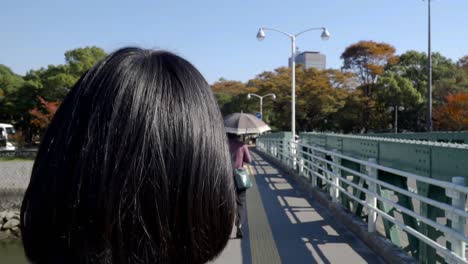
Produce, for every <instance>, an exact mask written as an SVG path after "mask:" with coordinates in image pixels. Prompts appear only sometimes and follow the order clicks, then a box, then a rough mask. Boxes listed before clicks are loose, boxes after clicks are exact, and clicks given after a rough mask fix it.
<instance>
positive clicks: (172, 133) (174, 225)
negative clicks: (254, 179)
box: [21, 48, 235, 264]
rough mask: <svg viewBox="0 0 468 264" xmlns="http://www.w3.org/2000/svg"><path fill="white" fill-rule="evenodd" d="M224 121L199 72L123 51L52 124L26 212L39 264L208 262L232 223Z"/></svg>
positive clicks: (161, 55) (76, 92) (83, 82)
mask: <svg viewBox="0 0 468 264" xmlns="http://www.w3.org/2000/svg"><path fill="white" fill-rule="evenodd" d="M232 179H233V177H232V165H231V160H230V155H229V151H228V146H227V139H226V135H225V132H224V126H223V120H222V117H221V113H220V110H219V107H218V105H217V103H216V100H215V98H214V96H213V93H212V91H211V89H210V87H209V85H208V84H207V82H206V81H205V79H204V78H203V76H202V75H201V74H200V73H199V72H198V70H197V69H196V68H195V67H194V66H193V65H191V64H190V63H189V62H188V61H186V60H184V59H183V58H181V57H179V56H176V55H174V54H171V53H169V52H165V51H152V50H144V49H139V48H124V49H120V50H118V51H116V52H114V53H112V54H110V55H109V56H107V57H106V58H104V59H103V60H101V61H100V62H98V63H97V64H96V65H95V66H94V67H92V68H91V69H90V70H89V71H88V72H87V73H85V74H84V75H83V76H82V77H81V79H80V80H79V81H78V82H77V83H76V84H75V86H74V87H73V88H72V89H71V92H70V93H69V94H68V95H67V96H66V98H65V99H64V101H63V103H62V105H61V106H60V108H59V109H58V111H57V113H56V115H55V117H54V118H53V120H52V122H51V124H50V126H49V128H48V130H47V132H46V134H45V136H44V139H43V142H42V144H41V147H40V149H39V152H38V154H37V157H36V161H35V164H34V167H33V171H32V175H31V181H30V183H29V186H28V188H27V190H26V193H25V196H24V200H23V204H22V207H21V231H22V240H23V245H24V249H25V253H26V255H27V257H28V258H29V260H30V261H31V262H33V263H39V264H41V263H204V262H207V261H209V260H211V259H213V258H215V257H216V256H217V255H218V254H219V253H220V252H221V251H222V249H223V248H224V247H225V246H226V243H227V241H228V239H229V236H230V233H231V230H232V226H233V222H234V214H235V192H234V190H235V189H234V185H233V181H232Z"/></svg>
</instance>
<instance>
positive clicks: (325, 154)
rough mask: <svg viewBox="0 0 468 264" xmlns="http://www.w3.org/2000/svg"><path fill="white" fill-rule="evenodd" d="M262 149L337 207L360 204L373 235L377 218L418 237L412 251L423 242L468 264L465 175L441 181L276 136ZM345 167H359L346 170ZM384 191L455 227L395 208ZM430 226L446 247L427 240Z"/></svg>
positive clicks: (259, 142)
mask: <svg viewBox="0 0 468 264" xmlns="http://www.w3.org/2000/svg"><path fill="white" fill-rule="evenodd" d="M257 148H259V149H260V150H261V151H263V152H264V153H266V154H268V155H270V156H272V157H273V158H275V159H278V160H280V161H281V162H282V163H284V164H285V165H287V166H289V167H290V168H291V169H293V170H295V171H296V172H297V173H298V174H299V175H301V176H302V177H305V178H307V179H308V180H309V182H310V184H311V185H312V186H313V187H317V186H319V187H322V188H324V189H325V190H327V191H328V193H329V194H330V196H331V198H332V201H334V202H336V203H343V201H344V200H346V198H349V199H351V200H352V201H354V202H355V204H359V205H361V206H363V207H364V208H366V210H367V219H368V231H369V232H375V231H376V221H377V215H378V216H380V217H381V218H382V219H384V220H385V221H388V222H389V223H391V224H393V225H394V226H396V227H397V228H399V229H400V230H402V231H404V232H406V233H407V234H410V235H411V236H413V238H412V239H409V240H410V241H409V242H410V244H413V245H410V246H412V247H413V248H421V247H417V245H414V244H416V243H415V241H418V243H421V242H422V243H424V244H426V245H428V246H429V247H431V248H433V249H434V251H435V252H437V253H438V254H439V255H440V256H442V257H443V259H444V260H445V262H447V263H468V262H467V260H466V256H465V247H466V246H465V245H466V243H467V242H468V237H467V236H465V234H464V228H465V222H466V218H467V216H468V213H467V212H466V210H465V203H466V197H467V194H468V188H467V187H465V186H464V177H462V176H463V175H460V177H453V178H452V181H453V182H447V181H441V180H437V179H432V178H429V177H425V176H421V175H418V174H415V173H412V172H407V171H402V170H398V169H395V168H390V167H387V166H383V165H379V164H377V162H376V160H375V159H373V158H369V159H367V160H363V159H359V158H356V157H351V156H348V155H345V154H341V153H339V151H336V150H327V149H324V148H323V147H317V146H313V145H310V144H307V143H304V142H293V141H291V140H290V139H284V138H281V137H279V138H278V137H274V136H268V137H260V138H258V139H257ZM346 162H348V163H349V162H351V163H353V164H358V165H359V166H354V167H353V166H345V165H346ZM383 174H389V175H396V176H397V177H402V178H403V179H405V181H409V180H411V181H416V182H420V183H425V184H429V185H433V186H437V187H439V188H443V189H444V190H445V192H446V195H447V196H448V197H450V198H451V203H450V204H448V203H443V202H441V201H438V200H434V199H431V198H430V197H426V196H423V195H421V194H418V192H417V191H415V190H414V189H405V188H402V186H398V185H393V184H390V183H388V182H386V181H384V180H380V179H379V175H383ZM348 176H352V178H353V179H352V180H351V179H349V177H348ZM350 189H351V190H350ZM384 190H391V191H392V192H395V193H396V194H397V195H398V197H399V199H400V197H403V196H404V197H406V198H407V199H412V200H413V202H415V201H417V202H418V203H419V204H420V205H422V204H423V203H425V204H428V205H430V206H433V207H435V208H439V209H440V210H442V211H443V212H444V213H445V217H446V218H447V219H449V220H450V222H451V225H449V224H447V225H445V224H441V223H438V222H437V221H436V220H435V219H431V218H430V217H427V216H426V215H425V214H421V213H420V212H417V211H418V210H412V208H411V206H403V205H402V204H401V203H400V202H399V201H398V202H395V201H394V200H393V199H392V198H391V197H389V196H388V195H382V194H383V193H384ZM379 203H380V205H379ZM408 207H409V208H408ZM392 210H396V211H397V212H399V213H401V214H402V215H403V218H404V219H405V221H400V220H398V219H397V218H396V217H395V216H394V215H392V213H390V212H392ZM355 211H356V210H355ZM410 218H412V219H416V221H415V222H413V224H408V221H409V220H411V219H410ZM406 220H408V221H406ZM405 222H406V223H405ZM427 226H428V227H431V228H434V229H435V230H437V231H440V232H442V234H443V237H444V238H445V241H442V242H440V241H437V239H433V237H430V236H428V235H427V234H426V233H425V230H427ZM392 241H393V239H392ZM447 242H448V243H447ZM444 244H445V245H444ZM398 246H400V245H398ZM422 254H424V252H419V259H420V260H422V261H421V262H423V263H430V262H435V259H429V260H428V259H427V258H426V257H425V256H421V255H422ZM416 257H417V256H416Z"/></svg>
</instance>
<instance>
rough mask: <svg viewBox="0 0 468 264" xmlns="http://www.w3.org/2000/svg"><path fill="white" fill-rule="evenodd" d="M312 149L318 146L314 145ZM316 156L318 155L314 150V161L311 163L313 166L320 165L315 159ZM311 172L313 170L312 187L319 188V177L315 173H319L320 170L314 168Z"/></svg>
mask: <svg viewBox="0 0 468 264" xmlns="http://www.w3.org/2000/svg"><path fill="white" fill-rule="evenodd" d="M312 147H313V148H315V147H317V145H312ZM315 155H317V152H316V151H315V150H314V149H312V160H311V162H312V164H315V165H318V164H317V160H316V159H315V157H314V156H315ZM311 170H312V176H311V177H312V178H311V180H312V187H315V186H317V175H316V174H315V173H317V172H318V169H317V167H315V166H312V168H311Z"/></svg>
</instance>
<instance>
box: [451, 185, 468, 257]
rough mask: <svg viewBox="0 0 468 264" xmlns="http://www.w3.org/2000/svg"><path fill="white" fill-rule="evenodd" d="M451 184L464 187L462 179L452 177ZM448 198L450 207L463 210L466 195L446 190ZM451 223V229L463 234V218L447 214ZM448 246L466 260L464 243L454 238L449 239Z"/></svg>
mask: <svg viewBox="0 0 468 264" xmlns="http://www.w3.org/2000/svg"><path fill="white" fill-rule="evenodd" d="M452 183H454V184H456V185H460V186H465V178H464V177H453V178H452ZM446 194H447V196H448V197H450V198H452V206H453V207H455V208H458V209H460V210H463V211H464V210H465V203H466V194H464V193H461V192H458V191H456V190H446ZM447 217H448V218H449V219H450V220H451V221H452V229H453V230H455V231H458V232H459V233H460V234H462V235H463V234H464V232H465V218H464V217H462V216H459V215H457V214H454V213H449V214H448V216H447ZM449 241H450V244H451V245H452V251H453V253H455V254H456V255H458V256H460V258H462V259H466V256H465V242H464V241H462V240H458V239H456V238H455V237H450V238H449Z"/></svg>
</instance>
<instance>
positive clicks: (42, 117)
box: [29, 96, 60, 129]
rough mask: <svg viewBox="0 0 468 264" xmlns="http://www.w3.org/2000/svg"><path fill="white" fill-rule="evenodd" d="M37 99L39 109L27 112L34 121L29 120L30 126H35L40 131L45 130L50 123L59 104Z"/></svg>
mask: <svg viewBox="0 0 468 264" xmlns="http://www.w3.org/2000/svg"><path fill="white" fill-rule="evenodd" d="M37 98H38V100H39V102H40V103H41V107H40V108H34V109H32V110H30V111H29V113H30V114H31V115H32V116H34V119H32V120H31V124H32V125H36V126H38V127H40V128H41V129H46V128H47V127H48V126H49V124H50V122H51V121H52V118H53V117H54V115H55V112H57V109H58V107H59V106H60V102H49V101H46V100H44V98H42V97H40V96H38V97H37Z"/></svg>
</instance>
